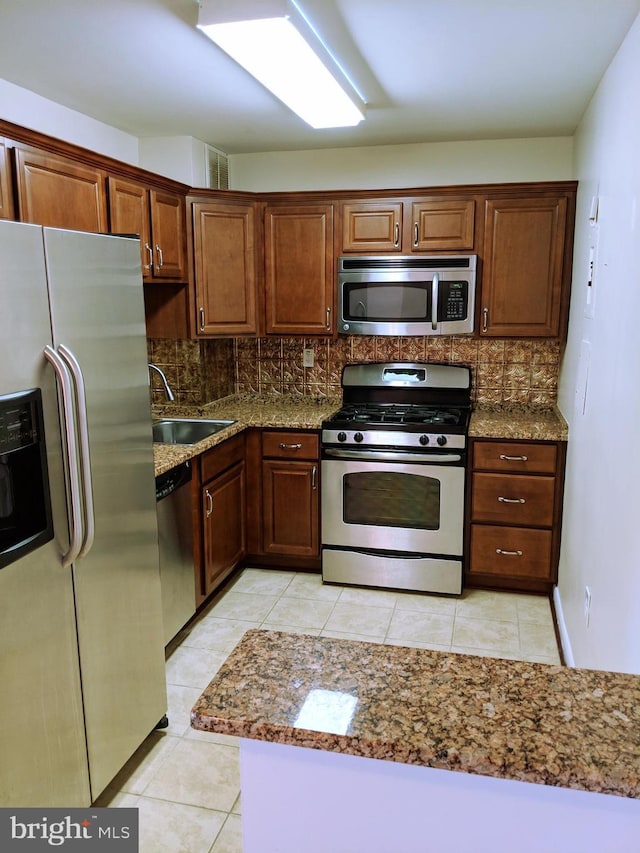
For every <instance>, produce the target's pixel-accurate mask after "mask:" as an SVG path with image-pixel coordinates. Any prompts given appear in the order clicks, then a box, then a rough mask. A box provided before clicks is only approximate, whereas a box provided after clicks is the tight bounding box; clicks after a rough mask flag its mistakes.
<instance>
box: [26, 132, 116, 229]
mask: <svg viewBox="0 0 640 853" xmlns="http://www.w3.org/2000/svg"><path fill="white" fill-rule="evenodd" d="M14 152H15V170H16V185H17V191H18V193H17V194H18V214H19V218H20V221H21V222H32V223H35V224H37V225H46V226H50V227H53V228H70V229H73V230H76V231H94V232H96V231H97V232H106V231H107V196H106V191H105V174H104V172H103V171H102V170H101V169H98V168H96V167H93V166H86V165H84V164H82V163H78V162H76V161H74V160H71V159H69V158H67V157H62V156H60V155H58V154H49V153H47V152H45V151H39V150H37V149H33V148H27V147H23V146H20V145H16V146H15V149H14Z"/></svg>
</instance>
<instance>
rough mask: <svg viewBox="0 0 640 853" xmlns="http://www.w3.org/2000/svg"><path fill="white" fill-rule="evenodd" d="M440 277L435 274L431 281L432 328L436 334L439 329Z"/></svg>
mask: <svg viewBox="0 0 640 853" xmlns="http://www.w3.org/2000/svg"><path fill="white" fill-rule="evenodd" d="M439 284H440V277H439V276H438V273H437V272H434V274H433V278H432V280H431V328H432V329H433V331H434V332H435V331H436V329H437V328H438V285H439Z"/></svg>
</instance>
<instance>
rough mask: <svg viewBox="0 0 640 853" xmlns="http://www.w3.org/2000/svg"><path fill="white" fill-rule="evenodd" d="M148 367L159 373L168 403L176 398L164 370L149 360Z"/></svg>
mask: <svg viewBox="0 0 640 853" xmlns="http://www.w3.org/2000/svg"><path fill="white" fill-rule="evenodd" d="M149 367H150V368H151V369H152V370H155V371H156V372H157V373H159V374H160V379H162V384H163V385H164V390H165V392H166V394H167V400H168V401H169V402H170V403H173V401H174V400H175V399H176V395H175V394H174V393H173V391H172V390H171V388H170V387H169V383H168V382H167V377H166V376H165V375H164V371H163V370H160V368H159V367H158V366H157V365H156V364H151V362H149Z"/></svg>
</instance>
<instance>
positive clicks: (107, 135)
mask: <svg viewBox="0 0 640 853" xmlns="http://www.w3.org/2000/svg"><path fill="white" fill-rule="evenodd" d="M0 118H3V119H5V120H6V121H10V122H13V123H14V124H19V125H21V126H22V127H28V128H29V129H31V130H36V131H38V132H40V133H46V134H48V135H49V136H54V137H56V139H63V140H64V141H65V142H70V143H72V144H74V145H80V146H82V147H83V148H88V149H89V150H90V151H96V152H98V153H99V154H104V155H105V156H107V157H114V158H115V159H116V160H122V161H123V162H125V163H130V164H131V165H133V166H140V167H141V168H143V169H148V170H149V171H150V172H155V173H156V174H158V175H165V176H166V177H168V178H173V179H174V180H176V181H182V183H185V184H188V185H189V186H193V187H203V186H205V183H206V148H205V144H204V142H200V140H198V139H194V138H193V137H191V136H169V137H158V138H149V139H138V138H137V137H136V136H132V135H131V134H129V133H124V132H123V131H121V130H118V129H117V128H115V127H112V126H111V125H108V124H104V122H101V121H97V120H96V119H93V118H90V117H89V116H86V115H84V114H83V113H79V112H76V111H75V110H70V109H68V108H67V107H63V106H61V105H60V104H56V103H55V102H54V101H50V100H48V99H47V98H43V97H41V96H40V95H36V94H35V93H34V92H30V91H29V90H28V89H23V88H22V87H20V86H15V85H14V84H13V83H9V82H8V81H7V80H2V79H0Z"/></svg>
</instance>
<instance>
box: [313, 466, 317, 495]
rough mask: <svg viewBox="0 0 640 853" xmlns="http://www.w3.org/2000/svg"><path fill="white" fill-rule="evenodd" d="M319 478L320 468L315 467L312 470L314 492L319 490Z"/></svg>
mask: <svg viewBox="0 0 640 853" xmlns="http://www.w3.org/2000/svg"><path fill="white" fill-rule="evenodd" d="M317 478H318V466H317V465H314V466H313V468H312V469H311V488H312V489H313V491H314V492H315V490H316V489H317V488H318V479H317Z"/></svg>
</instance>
